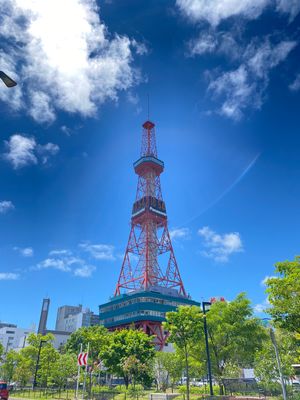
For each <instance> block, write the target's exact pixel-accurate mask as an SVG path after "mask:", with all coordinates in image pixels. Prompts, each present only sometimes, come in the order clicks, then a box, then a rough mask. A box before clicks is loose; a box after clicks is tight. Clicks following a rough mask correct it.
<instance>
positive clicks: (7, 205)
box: [0, 200, 15, 214]
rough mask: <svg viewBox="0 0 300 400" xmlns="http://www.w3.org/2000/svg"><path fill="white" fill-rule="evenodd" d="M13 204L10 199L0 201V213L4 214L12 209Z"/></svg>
mask: <svg viewBox="0 0 300 400" xmlns="http://www.w3.org/2000/svg"><path fill="white" fill-rule="evenodd" d="M14 208H15V206H14V205H13V203H12V202H11V201H10V200H2V201H0V214H6V213H7V212H9V211H11V210H14Z"/></svg>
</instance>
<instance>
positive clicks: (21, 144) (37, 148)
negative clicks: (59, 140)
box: [3, 133, 59, 169]
mask: <svg viewBox="0 0 300 400" xmlns="http://www.w3.org/2000/svg"><path fill="white" fill-rule="evenodd" d="M5 146H6V149H7V152H6V153H4V155H3V158H4V159H5V160H6V161H8V162H9V163H10V164H11V165H12V166H13V168H14V169H20V168H23V167H26V166H27V165H35V164H38V162H39V161H40V162H41V163H43V164H45V163H46V162H47V161H48V159H49V157H50V156H53V155H55V154H57V153H58V151H59V147H58V146H57V145H56V144H53V143H47V144H45V145H40V144H38V143H37V142H36V140H35V138H34V137H33V136H24V135H21V134H19V133H16V134H14V135H12V136H11V137H10V138H9V140H8V141H5Z"/></svg>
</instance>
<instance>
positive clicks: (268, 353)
mask: <svg viewBox="0 0 300 400" xmlns="http://www.w3.org/2000/svg"><path fill="white" fill-rule="evenodd" d="M275 337H276V342H277V346H278V352H279V355H280V361H281V369H282V374H283V377H284V379H285V380H288V379H289V378H290V377H291V376H292V375H294V370H293V367H292V363H293V361H294V359H295V356H296V351H297V344H296V341H295V337H294V336H293V335H292V334H286V332H283V331H280V330H279V329H277V330H276V331H275ZM254 369H255V376H257V378H259V380H260V382H261V383H262V385H263V386H264V387H265V388H266V389H268V390H270V391H271V392H272V390H273V389H274V388H275V389H276V387H277V390H278V392H279V393H280V391H281V390H280V385H279V371H278V366H277V361H276V355H275V350H274V346H273V343H272V341H271V339H270V337H268V338H267V339H266V340H264V342H263V346H262V348H261V349H260V350H259V351H257V352H256V355H255V361H254Z"/></svg>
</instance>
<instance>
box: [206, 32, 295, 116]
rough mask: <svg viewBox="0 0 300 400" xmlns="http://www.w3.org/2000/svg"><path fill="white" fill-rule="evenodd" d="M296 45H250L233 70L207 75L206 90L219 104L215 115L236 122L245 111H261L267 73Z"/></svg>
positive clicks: (267, 80)
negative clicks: (208, 76)
mask: <svg viewBox="0 0 300 400" xmlns="http://www.w3.org/2000/svg"><path fill="white" fill-rule="evenodd" d="M295 46H296V42H294V41H281V42H280V43H278V44H275V45H274V44H272V43H271V42H270V40H269V39H266V40H265V41H264V42H263V43H262V44H261V43H260V44H258V43H255V42H252V43H250V44H249V45H248V46H247V48H246V49H245V50H244V52H243V54H242V55H241V59H242V63H241V64H240V65H239V66H238V67H237V68H236V69H233V70H230V71H226V72H222V73H221V74H219V75H217V76H215V75H214V74H210V83H209V86H208V91H209V93H211V94H212V95H213V97H214V98H216V99H220V100H221V102H222V105H221V107H220V108H219V110H218V113H219V114H221V115H223V116H226V117H228V118H232V119H234V120H239V119H241V118H242V117H243V115H244V111H245V110H246V109H248V108H253V109H260V108H261V106H262V103H263V99H264V96H265V94H266V88H267V87H268V84H269V74H270V71H271V70H272V69H273V68H275V67H276V66H277V65H278V64H279V63H280V62H282V61H283V60H285V58H286V57H287V56H288V54H289V53H290V51H291V50H292V49H293V48H294V47H295Z"/></svg>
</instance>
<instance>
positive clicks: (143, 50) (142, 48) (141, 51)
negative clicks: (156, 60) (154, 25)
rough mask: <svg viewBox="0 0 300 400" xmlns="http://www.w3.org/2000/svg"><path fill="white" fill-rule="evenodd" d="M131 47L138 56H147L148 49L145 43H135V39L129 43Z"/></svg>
mask: <svg viewBox="0 0 300 400" xmlns="http://www.w3.org/2000/svg"><path fill="white" fill-rule="evenodd" d="M131 45H132V47H133V48H134V50H135V51H136V53H137V54H138V55H139V56H143V55H145V54H148V48H147V46H146V45H145V43H142V42H137V41H136V40H135V39H133V40H132V41H131Z"/></svg>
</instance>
